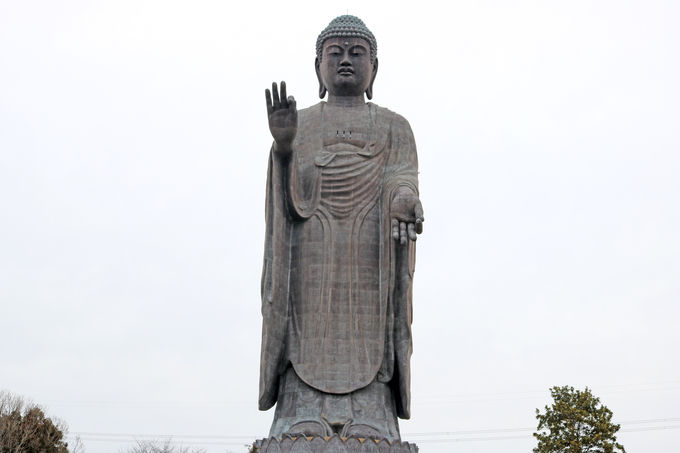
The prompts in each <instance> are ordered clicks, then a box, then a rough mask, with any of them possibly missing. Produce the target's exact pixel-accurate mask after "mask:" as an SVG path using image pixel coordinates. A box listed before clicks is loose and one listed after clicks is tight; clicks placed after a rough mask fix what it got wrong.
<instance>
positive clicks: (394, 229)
mask: <svg viewBox="0 0 680 453" xmlns="http://www.w3.org/2000/svg"><path fill="white" fill-rule="evenodd" d="M392 239H394V240H395V241H398V240H399V221H398V220H397V219H392Z"/></svg>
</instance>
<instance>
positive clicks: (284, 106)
mask: <svg viewBox="0 0 680 453" xmlns="http://www.w3.org/2000/svg"><path fill="white" fill-rule="evenodd" d="M264 94H265V97H266V98H267V116H268V117H269V131H270V132H271V133H272V137H274V142H275V146H274V151H276V152H277V153H280V154H283V155H288V154H290V152H291V151H292V145H293V140H294V139H295V134H296V133H297V108H296V107H295V99H294V98H293V96H288V97H286V82H281V96H279V90H278V88H277V86H276V82H273V83H272V91H271V93H270V92H269V90H268V89H267V90H264Z"/></svg>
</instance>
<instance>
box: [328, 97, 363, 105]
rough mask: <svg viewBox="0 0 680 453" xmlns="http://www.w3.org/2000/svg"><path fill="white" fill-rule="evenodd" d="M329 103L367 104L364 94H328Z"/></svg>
mask: <svg viewBox="0 0 680 453" xmlns="http://www.w3.org/2000/svg"><path fill="white" fill-rule="evenodd" d="M328 105H332V106H336V107H361V106H363V105H366V101H365V100H364V95H363V94H362V95H360V96H334V95H332V94H328Z"/></svg>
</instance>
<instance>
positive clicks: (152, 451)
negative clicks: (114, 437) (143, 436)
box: [126, 439, 205, 453]
mask: <svg viewBox="0 0 680 453" xmlns="http://www.w3.org/2000/svg"><path fill="white" fill-rule="evenodd" d="M126 453H205V450H203V449H192V448H190V447H185V446H182V445H174V444H173V443H172V439H166V440H165V442H163V443H161V442H160V441H154V440H138V441H137V445H135V446H133V447H132V448H130V449H129V450H127V452H126Z"/></svg>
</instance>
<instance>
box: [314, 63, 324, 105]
mask: <svg viewBox="0 0 680 453" xmlns="http://www.w3.org/2000/svg"><path fill="white" fill-rule="evenodd" d="M314 68H315V69H316V78H317V79H318V80H319V97H320V98H321V99H323V98H325V97H326V86H325V85H324V84H323V79H321V61H320V60H319V57H316V60H315V61H314Z"/></svg>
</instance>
